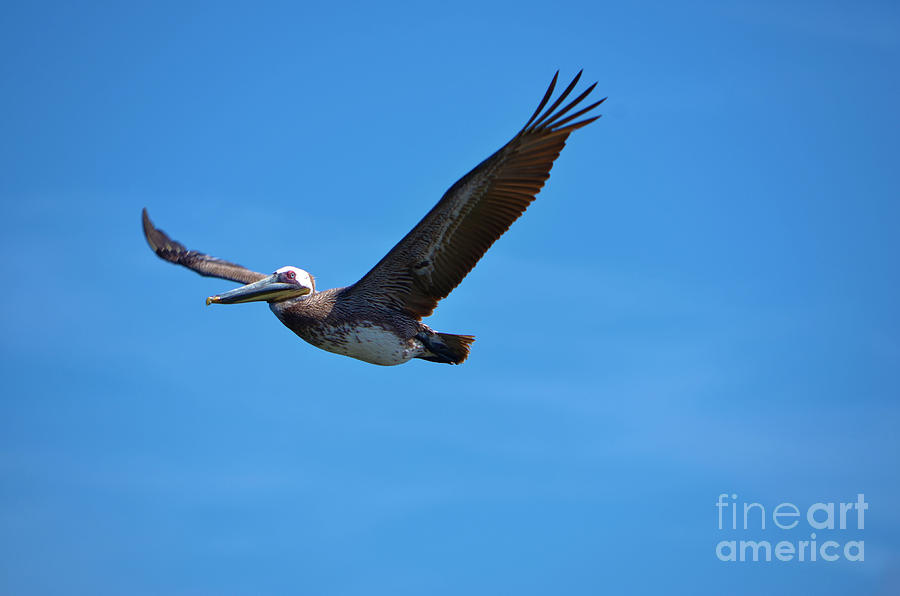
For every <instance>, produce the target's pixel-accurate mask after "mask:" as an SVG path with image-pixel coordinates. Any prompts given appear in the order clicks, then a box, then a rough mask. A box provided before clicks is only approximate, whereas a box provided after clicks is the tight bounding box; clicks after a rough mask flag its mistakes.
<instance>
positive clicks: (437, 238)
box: [142, 72, 605, 366]
mask: <svg viewBox="0 0 900 596" xmlns="http://www.w3.org/2000/svg"><path fill="white" fill-rule="evenodd" d="M558 75H559V73H557V74H556V75H554V77H553V80H552V81H551V83H550V87H549V88H548V89H547V92H546V93H545V94H544V97H543V99H542V100H541V102H540V104H539V105H538V107H537V109H536V110H535V112H534V114H533V115H532V116H531V118H530V119H529V120H528V122H526V123H525V126H524V127H523V128H522V130H521V131H519V133H518V134H516V135H515V136H514V137H513V138H512V140H510V141H509V142H508V143H507V144H506V145H504V146H503V147H502V148H500V150H498V151H497V152H496V153H494V154H493V155H491V156H490V157H488V158H487V159H486V160H484V161H483V162H481V163H480V164H479V165H478V166H476V167H475V169H473V170H472V171H471V172H469V173H468V174H466V175H465V176H463V177H462V178H461V179H460V180H459V181H457V182H456V183H455V184H454V185H453V186H451V187H450V189H449V190H448V191H447V192H446V193H445V194H444V196H443V197H442V198H441V200H440V201H439V202H438V203H437V205H435V207H434V208H433V209H432V210H431V211H430V212H429V213H428V214H427V215H426V216H425V217H424V218H423V219H422V221H420V222H419V223H418V224H417V225H416V227H414V228H413V229H412V230H411V231H410V232H409V233H408V234H407V235H406V236H405V237H404V238H403V239H402V240H401V241H400V242H399V243H398V244H397V245H396V246H395V247H394V248H393V249H391V251H390V252H389V253H388V254H387V255H385V257H384V258H382V259H381V261H379V262H378V264H376V265H375V267H373V268H372V269H371V270H370V271H369V272H368V273H367V274H366V275H365V276H363V278H362V279H360V280H359V281H357V282H356V283H355V284H353V285H351V286H347V287H344V288H333V289H329V290H323V291H317V290H316V284H315V279H314V278H313V276H312V275H310V274H309V273H307V272H306V271H304V270H303V269H299V268H297V267H291V266H288V267H282V268H280V269H278V270H276V271H275V272H274V273H272V274H271V275H265V274H263V273H257V272H255V271H251V270H250V269H247V268H245V267H242V266H240V265H237V264H235V263H231V262H228V261H224V260H222V259H218V258H215V257H212V256H209V255H207V254H204V253H201V252H198V251H194V250H188V249H187V248H185V247H184V245H182V244H181V243H179V242H177V241H175V240H172V239H171V238H170V237H169V236H168V235H166V233H165V232H163V231H162V230H160V229H158V228H156V227H155V226H154V225H153V222H152V221H151V220H150V217H149V216H148V214H147V210H146V209H144V211H143V213H142V222H143V229H144V236H145V238H146V239H147V243H148V244H149V245H150V248H152V249H153V251H154V252H155V253H156V254H157V255H158V256H159V257H160V258H162V259H164V260H166V261H169V262H171V263H175V264H177V265H182V266H184V267H187V268H189V269H192V270H194V271H196V272H197V273H199V274H201V275H205V276H208V277H218V278H222V279H227V280H230V281H235V282H238V283H242V284H244V285H242V286H241V287H239V288H235V289H233V290H231V291H228V292H224V293H222V294H217V295H215V296H210V297H209V298H207V299H206V303H207V304H208V305H209V304H239V303H244V302H259V301H265V302H268V304H269V308H270V309H271V310H272V312H273V313H275V316H276V317H278V319H279V320H280V321H281V322H282V323H283V324H284V325H285V326H287V327H288V328H289V329H290V330H291V331H293V332H294V333H296V334H297V335H298V336H300V337H301V338H302V339H303V340H305V341H307V342H309V343H310V344H312V345H314V346H316V347H318V348H321V349H323V350H327V351H329V352H334V353H336V354H342V355H344V356H349V357H351V358H356V359H357V360H362V361H364V362H370V363H372V364H379V365H383V366H392V365H397V364H403V363H404V362H407V361H409V360H411V359H413V358H420V359H422V360H428V361H431V362H440V363H446V364H461V363H462V362H463V361H465V359H466V358H467V357H468V355H469V347H470V345H471V344H472V342H473V341H475V338H474V337H473V336H471V335H455V334H451V333H439V332H437V331H434V330H433V329H431V328H430V327H428V326H427V325H425V324H424V323H422V318H424V317H427V316H429V315H430V314H431V313H432V312H433V311H434V309H435V307H436V306H437V304H438V302H439V301H440V300H442V299H443V298H446V297H447V295H449V294H450V292H451V291H452V290H453V289H454V288H455V287H456V286H457V285H459V283H460V282H461V281H462V280H463V278H464V277H465V276H466V275H467V274H468V273H469V271H471V270H472V268H474V267H475V264H476V263H477V262H478V260H479V259H480V258H481V257H482V256H483V255H484V253H485V252H486V251H487V250H488V248H490V246H491V245H492V244H493V243H494V242H495V241H496V240H497V239H498V238H499V237H500V236H501V235H502V234H503V233H504V232H505V231H506V230H507V229H508V228H509V226H510V225H512V223H513V222H514V221H515V220H516V219H518V218H519V216H520V215H521V214H522V213H523V212H524V211H525V209H526V208H527V207H528V205H529V204H530V203H531V202H532V201H533V200H534V198H535V197H536V196H537V194H538V192H539V191H540V189H541V188H542V187H543V185H544V182H545V181H546V180H547V179H548V178H549V176H550V170H551V168H552V167H553V162H554V160H555V159H556V158H557V157H558V156H559V153H560V151H561V150H562V148H563V147H564V146H565V143H566V139H567V138H568V137H569V135H570V134H571V133H572V131H574V130H576V129H578V128H581V127H582V126H585V125H587V124H589V123H591V122H593V121H594V120H596V119H597V118H599V116H593V117H588V118H584V119H581V120H578V118H579V117H581V116H583V115H585V114H587V113H588V112H589V111H591V110H593V109H594V108H595V107H596V106H598V105H599V104H601V103H602V102H603V101H604V99H605V98H604V99H601V100H600V101H597V102H594V103H592V104H590V105H588V106H586V107H583V108H581V109H579V110H577V111H575V112H573V113H570V112H572V110H573V109H574V108H575V107H576V106H578V105H579V104H580V103H581V101H582V100H583V99H584V98H585V97H587V96H588V95H589V94H590V93H591V91H592V90H593V89H594V87H595V86H596V83H594V84H593V85H591V86H589V87H588V88H587V89H586V90H585V91H583V92H582V93H581V94H580V95H578V96H577V97H576V98H575V99H573V100H571V101H570V102H569V103H568V104H566V105H565V106H563V107H560V106H561V105H562V103H563V102H564V101H565V100H566V98H567V97H568V96H569V95H570V94H571V92H572V90H573V89H574V88H575V86H576V85H577V83H578V80H579V78H580V77H581V73H580V72H579V73H578V75H576V76H575V78H574V79H573V80H572V82H571V83H570V84H569V86H568V87H567V88H566V89H565V90H564V91H563V92H562V93H561V94H560V95H559V97H557V99H556V100H555V101H554V102H553V104H551V105H550V106H549V107H547V108H546V109H544V108H545V107H546V106H547V103H548V102H549V101H550V99H551V97H552V96H553V90H554V89H555V86H556V81H557V77H558Z"/></svg>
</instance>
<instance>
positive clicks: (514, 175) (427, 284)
mask: <svg viewBox="0 0 900 596" xmlns="http://www.w3.org/2000/svg"><path fill="white" fill-rule="evenodd" d="M558 76H559V72H557V73H556V74H555V75H554V76H553V80H552V81H551V82H550V88H549V89H547V93H545V94H544V98H543V99H542V100H541V103H540V105H538V108H537V110H535V112H534V114H533V115H532V116H531V118H530V119H529V120H528V122H526V123H525V127H524V128H522V130H521V131H519V133H518V134H517V135H516V136H515V137H513V138H512V140H511V141H510V142H508V143H507V144H506V145H504V146H503V147H502V148H501V149H500V150H499V151H497V152H496V153H494V154H493V155H491V156H490V157H488V158H487V159H486V160H484V161H483V162H481V163H480V164H478V166H477V167H475V169H473V170H472V171H471V172H469V173H468V174H466V175H465V176H463V177H462V178H461V179H460V180H459V181H458V182H457V183H456V184H454V185H453V186H451V187H450V190H448V191H447V192H446V193H445V194H444V196H443V197H442V198H441V200H440V201H439V202H438V204H437V205H435V207H434V208H433V209H432V210H431V211H430V212H429V213H428V215H426V216H425V218H424V219H422V221H420V222H419V223H418V225H416V227H415V228H413V229H412V231H411V232H410V233H409V234H407V235H406V237H404V238H403V240H401V241H400V242H399V243H398V244H397V245H396V246H395V247H394V248H393V249H391V251H390V252H389V253H388V254H387V255H386V256H385V257H384V258H383V259H381V261H380V262H379V263H378V264H377V265H375V267H374V268H373V269H372V270H371V271H369V272H368V273H367V274H366V275H365V276H364V277H363V278H362V279H360V280H359V281H358V282H357V283H356V284H354V285H353V286H352V287H351V288H350V290H349V291H350V292H352V293H354V294H358V295H360V296H361V297H364V298H365V299H366V300H369V301H375V302H381V303H383V304H386V305H389V306H391V307H394V308H398V309H401V310H405V311H406V312H407V313H409V314H410V315H411V316H414V317H417V318H421V317H427V316H428V315H430V314H431V313H432V312H433V311H434V308H435V307H436V306H437V303H438V302H439V301H440V300H441V299H443V298H446V297H447V295H448V294H449V293H450V291H451V290H453V288H455V287H456V286H457V285H459V283H460V282H461V281H462V280H463V278H464V277H465V276H466V275H467V274H468V273H469V271H471V270H472V268H473V267H475V264H476V263H478V261H479V259H481V257H482V256H483V255H484V253H485V252H486V251H487V249H488V248H490V246H491V245H492V244H493V243H494V242H495V241H496V240H497V238H499V237H500V236H501V235H503V233H504V232H505V231H506V230H507V229H509V226H510V225H512V223H513V222H514V221H515V220H516V219H518V218H519V216H520V215H522V213H524V211H525V209H527V208H528V205H530V204H531V202H532V201H533V200H534V198H535V196H536V195H537V194H538V192H540V190H541V187H543V186H544V182H545V181H546V180H547V178H549V177H550V169H551V168H552V167H553V161H554V160H555V159H556V158H557V157H559V153H560V151H562V148H563V147H565V145H566V139H567V138H568V137H569V134H571V133H572V131H574V130H576V129H578V128H581V127H582V126H585V125H587V124H590V123H591V122H593V121H594V120H596V119H597V118H599V116H594V117H591V118H584V119H582V120H578V118H579V117H581V116H583V115H585V114H586V113H588V112H589V111H590V110H592V109H594V108H595V107H597V106H598V105H600V104H601V103H603V101H604V99H606V98H604V99H601V100H600V101H598V102H595V103H592V104H590V105H588V106H587V107H584V108H582V109H579V110H578V111H576V112H574V113H572V114H569V112H571V111H572V109H573V108H575V107H576V106H577V105H578V104H579V103H580V102H581V101H582V100H583V99H584V98H585V97H587V96H588V94H590V92H591V91H593V89H594V87H595V86H596V85H597V84H596V83H594V84H593V85H591V86H590V87H588V88H587V89H586V90H585V91H584V92H583V93H581V94H580V95H579V96H578V97H576V98H575V99H573V100H572V101H570V102H569V103H568V104H566V105H565V106H563V107H559V106H560V105H562V103H563V102H564V101H565V100H566V98H567V97H568V96H569V94H570V93H571V92H572V90H573V89H574V88H575V85H576V84H577V83H578V80H579V79H580V78H581V72H579V73H578V75H576V76H575V78H574V79H573V80H572V82H571V83H570V84H569V86H568V87H566V90H565V91H563V92H562V94H561V95H560V96H559V97H558V98H557V99H556V100H555V101H554V102H553V104H552V105H551V106H550V107H548V108H547V109H546V110H545V109H544V107H545V106H546V105H547V102H548V101H550V98H551V97H552V95H553V90H554V88H555V86H556V80H557V77H558ZM567 114H568V115H567Z"/></svg>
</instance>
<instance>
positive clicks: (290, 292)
mask: <svg viewBox="0 0 900 596" xmlns="http://www.w3.org/2000/svg"><path fill="white" fill-rule="evenodd" d="M309 293H310V289H309V288H306V287H303V286H298V285H296V284H289V283H284V282H282V281H278V276H277V275H270V276H269V277H267V278H265V279H261V280H259V281H257V282H254V283H252V284H247V285H246V286H241V287H239V288H235V289H234V290H231V291H230V292H225V293H224V294H216V295H215V296H210V297H209V298H207V299H206V305H207V306H209V305H210V304H213V303H215V304H240V303H242V302H259V301H263V300H265V301H268V302H275V301H278V300H286V299H288V298H296V297H297V296H304V295H306V294H309Z"/></svg>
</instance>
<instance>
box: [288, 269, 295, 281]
mask: <svg viewBox="0 0 900 596" xmlns="http://www.w3.org/2000/svg"><path fill="white" fill-rule="evenodd" d="M287 278H288V279H297V274H296V273H294V272H293V271H288V272H287Z"/></svg>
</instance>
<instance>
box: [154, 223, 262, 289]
mask: <svg viewBox="0 0 900 596" xmlns="http://www.w3.org/2000/svg"><path fill="white" fill-rule="evenodd" d="M141 219H142V221H143V223H144V237H145V238H147V244H149V245H150V248H152V249H153V252H155V253H156V255H157V256H158V257H159V258H161V259H164V260H166V261H169V262H170V263H175V264H176V265H182V266H184V267H187V268H188V269H193V270H194V271H196V272H197V273H199V274H200V275H205V276H206V277H221V278H222V279H230V280H231V281H236V282H239V283H242V284H249V283H253V282H255V281H259V280H261V279H263V278H265V277H266V275H264V274H262V273H257V272H256V271H250V270H249V269H247V268H245V267H241V266H240V265H236V264H234V263H229V262H228V261H223V260H222V259H217V258H216V257H211V256H209V255H206V254H203V253H202V252H197V251H196V250H188V249H186V248H185V247H184V245H183V244H181V243H180V242H178V241H176V240H172V239H171V238H169V237H168V236H167V235H166V233H165V232H163V231H162V230H160V229H158V228H156V227H155V226H154V225H153V222H152V221H150V216H149V215H147V209H146V208H145V209H144V210H143V212H142V215H141Z"/></svg>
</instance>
